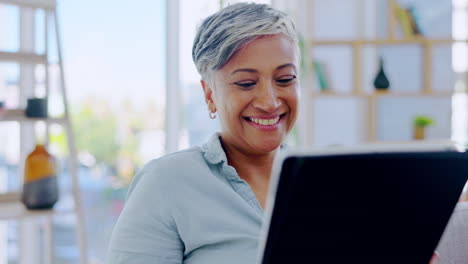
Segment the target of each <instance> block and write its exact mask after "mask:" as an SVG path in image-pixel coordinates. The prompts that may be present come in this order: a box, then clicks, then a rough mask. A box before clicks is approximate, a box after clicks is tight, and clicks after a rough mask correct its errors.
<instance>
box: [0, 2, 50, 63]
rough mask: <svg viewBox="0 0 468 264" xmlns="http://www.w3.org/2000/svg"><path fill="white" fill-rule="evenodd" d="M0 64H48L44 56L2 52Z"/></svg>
mask: <svg viewBox="0 0 468 264" xmlns="http://www.w3.org/2000/svg"><path fill="white" fill-rule="evenodd" d="M0 1H1V0H0ZM0 62H15V63H23V64H45V63H47V56H46V55H44V54H36V53H27V52H0Z"/></svg>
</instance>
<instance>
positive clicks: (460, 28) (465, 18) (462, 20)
mask: <svg viewBox="0 0 468 264" xmlns="http://www.w3.org/2000/svg"><path fill="white" fill-rule="evenodd" d="M452 25H453V26H452V37H453V38H454V39H456V40H463V39H467V38H468V26H467V25H468V14H467V12H466V11H465V10H463V9H455V10H454V11H453V16H452Z"/></svg>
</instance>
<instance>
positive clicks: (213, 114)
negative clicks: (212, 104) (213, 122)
mask: <svg viewBox="0 0 468 264" xmlns="http://www.w3.org/2000/svg"><path fill="white" fill-rule="evenodd" d="M209 115H210V118H211V119H215V118H216V113H213V112H211V111H210V112H209Z"/></svg>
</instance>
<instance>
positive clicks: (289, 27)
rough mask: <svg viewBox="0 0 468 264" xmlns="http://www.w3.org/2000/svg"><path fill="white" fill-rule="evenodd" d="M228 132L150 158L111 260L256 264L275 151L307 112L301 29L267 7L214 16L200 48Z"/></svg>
mask: <svg viewBox="0 0 468 264" xmlns="http://www.w3.org/2000/svg"><path fill="white" fill-rule="evenodd" d="M192 55H193V60H194V62H195V65H196V67H197V69H198V71H199V73H200V75H201V78H202V80H201V86H202V88H203V91H204V95H205V101H206V103H207V105H208V109H209V115H210V117H211V118H216V116H218V117H219V119H220V122H221V132H220V133H219V134H215V135H213V136H212V138H211V139H210V140H209V141H208V142H207V143H206V144H205V145H203V146H202V147H194V148H190V149H187V150H183V151H179V152H176V153H172V154H169V155H167V156H165V157H162V158H160V159H157V160H153V161H151V162H149V163H148V164H147V165H145V167H144V168H143V169H142V170H141V171H140V172H139V173H138V174H137V175H136V176H135V178H134V180H133V182H132V184H131V185H130V188H129V192H128V197H127V202H126V206H125V208H124V210H123V212H122V214H121V216H120V218H119V220H118V222H117V224H116V226H115V229H114V232H113V235H112V239H111V244H110V255H109V263H114V264H115V263H130V264H132V263H187V264H188V263H190V264H198V263H203V264H210V263H213V264H214V263H216V264H219V263H223V264H230V263H233V264H234V263H236V264H238V263H243V264H246V263H255V262H256V259H257V253H258V252H257V246H258V237H259V231H260V228H261V224H262V220H263V207H264V206H265V200H266V195H267V189H268V184H269V180H270V174H271V169H272V164H273V160H274V158H275V155H276V154H277V152H278V151H279V149H280V146H281V144H282V142H283V140H284V139H285V137H286V136H287V134H288V133H289V131H290V130H291V128H292V127H293V125H294V122H295V121H296V117H297V109H298V106H297V103H298V95H299V82H298V70H299V69H298V68H299V66H298V61H299V49H298V41H297V36H296V33H295V30H294V25H293V22H292V21H291V19H290V18H289V17H288V16H287V15H286V14H284V13H283V12H280V11H278V10H275V9H273V8H271V7H269V6H267V5H261V4H246V3H240V4H234V5H231V6H228V7H226V8H224V9H222V10H220V11H219V12H217V13H215V14H213V15H211V16H210V17H208V18H206V19H205V20H204V21H203V23H202V24H201V26H200V28H199V29H198V33H197V36H196V38H195V41H194V45H193V50H192Z"/></svg>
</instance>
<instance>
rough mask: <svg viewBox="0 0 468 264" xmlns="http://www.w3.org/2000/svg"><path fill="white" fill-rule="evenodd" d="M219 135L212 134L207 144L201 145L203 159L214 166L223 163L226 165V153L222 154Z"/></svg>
mask: <svg viewBox="0 0 468 264" xmlns="http://www.w3.org/2000/svg"><path fill="white" fill-rule="evenodd" d="M220 137H221V134H220V133H215V134H213V135H212V136H211V137H210V139H209V140H208V142H206V143H205V144H203V146H202V151H203V155H204V157H205V159H206V160H207V161H208V162H209V163H211V164H213V165H215V164H219V163H221V162H223V161H224V163H225V164H227V157H226V153H225V152H224V149H223V146H221V139H220Z"/></svg>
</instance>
